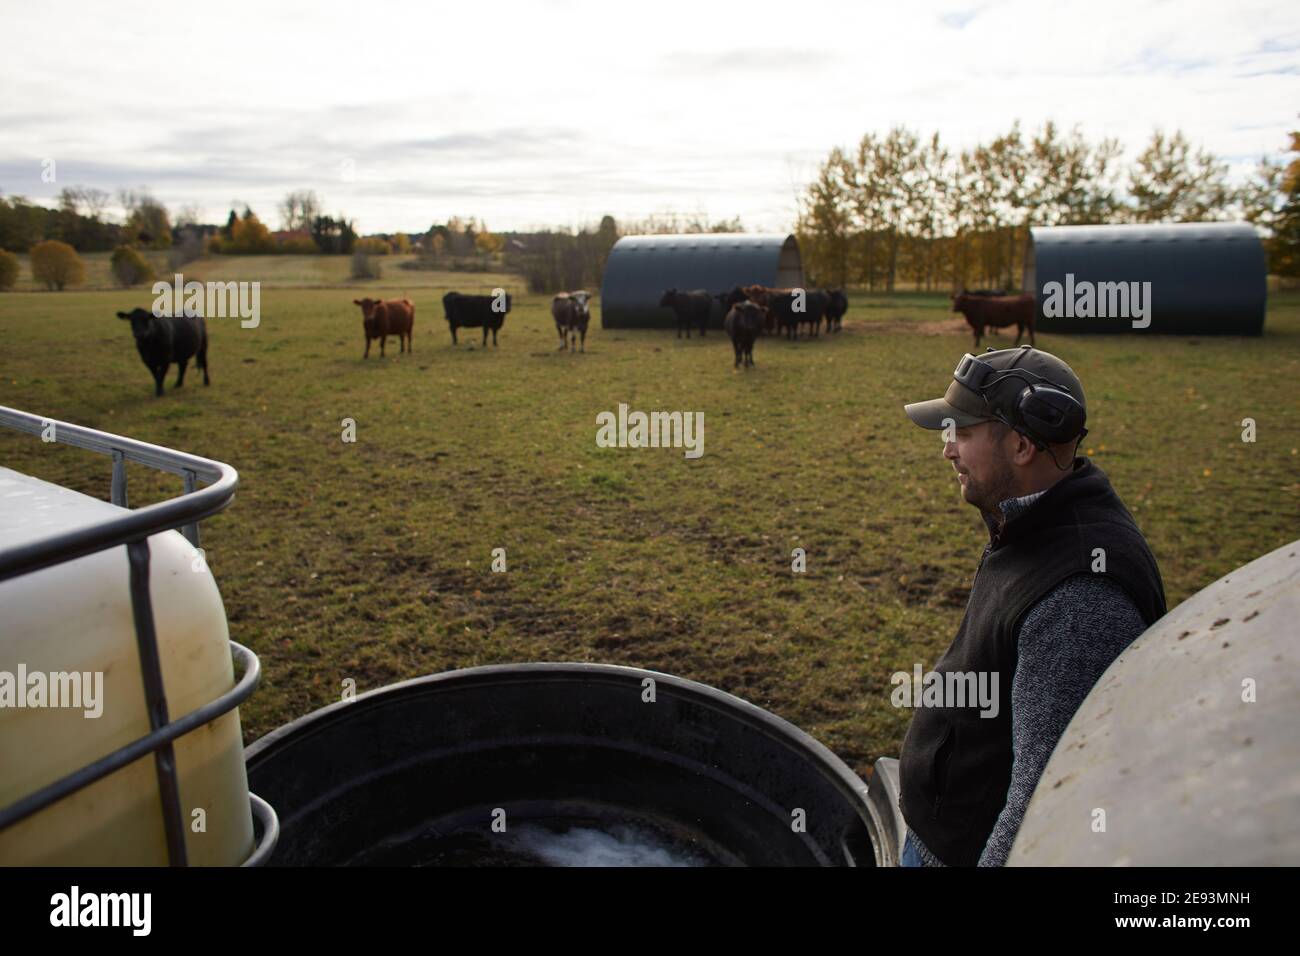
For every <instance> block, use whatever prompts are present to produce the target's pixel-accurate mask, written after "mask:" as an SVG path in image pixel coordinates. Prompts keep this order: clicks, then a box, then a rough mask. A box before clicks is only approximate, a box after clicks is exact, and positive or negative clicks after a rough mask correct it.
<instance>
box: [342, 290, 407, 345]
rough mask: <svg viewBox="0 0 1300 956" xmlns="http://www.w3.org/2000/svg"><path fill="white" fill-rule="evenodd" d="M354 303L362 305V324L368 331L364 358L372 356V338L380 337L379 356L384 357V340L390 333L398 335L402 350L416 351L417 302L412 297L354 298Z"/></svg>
mask: <svg viewBox="0 0 1300 956" xmlns="http://www.w3.org/2000/svg"><path fill="white" fill-rule="evenodd" d="M352 304H353V305H359V306H361V324H362V325H363V326H364V327H365V332H366V354H365V355H363V356H362V358H370V340H371V339H379V356H380V358H383V355H384V342H385V341H386V340H387V338H388V336H390V335H396V336H397V343H398V348H399V349H400V350H401V351H402V352H406V351H408V350H409V351H415V347H414V343H413V342H412V341H411V332H412V329H413V328H414V326H415V303H414V302H412V301H411V300H410V299H389V300H387V301H384V300H383V299H353V300H352Z"/></svg>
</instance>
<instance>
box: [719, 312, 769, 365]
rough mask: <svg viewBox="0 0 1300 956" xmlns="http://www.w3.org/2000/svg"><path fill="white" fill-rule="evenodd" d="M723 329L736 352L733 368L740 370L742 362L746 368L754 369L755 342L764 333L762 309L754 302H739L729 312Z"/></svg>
mask: <svg viewBox="0 0 1300 956" xmlns="http://www.w3.org/2000/svg"><path fill="white" fill-rule="evenodd" d="M723 328H725V329H726V330H727V335H728V336H730V337H731V347H732V348H733V349H735V350H736V364H735V365H733V366H732V368H733V369H737V368H740V363H741V362H742V361H744V363H745V367H746V368H750V367H752V366H753V364H754V340H755V339H757V338H758V337H759V335H761V334H762V331H763V310H762V308H761V307H760V306H758V305H755V304H754V303H753V302H737V303H736V304H735V305H733V306H732V307H731V309H730V310H729V311H728V312H727V317H726V319H724V320H723Z"/></svg>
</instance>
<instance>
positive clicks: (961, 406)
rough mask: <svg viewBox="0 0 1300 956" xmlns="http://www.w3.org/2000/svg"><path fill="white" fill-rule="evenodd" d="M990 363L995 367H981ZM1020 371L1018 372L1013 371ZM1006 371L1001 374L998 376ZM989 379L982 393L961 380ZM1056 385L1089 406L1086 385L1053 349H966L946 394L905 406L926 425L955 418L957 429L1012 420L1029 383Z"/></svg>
mask: <svg viewBox="0 0 1300 956" xmlns="http://www.w3.org/2000/svg"><path fill="white" fill-rule="evenodd" d="M981 363H983V365H987V366H990V367H991V371H988V370H985V369H983V368H982V367H981ZM1011 369H1015V370H1016V371H1014V372H1013V371H1009V370H1011ZM999 373H1001V374H999ZM959 379H962V380H964V381H967V382H971V383H972V384H980V383H981V382H987V383H991V384H987V385H986V386H985V387H984V388H983V391H982V393H981V392H980V391H976V390H975V389H974V388H971V387H969V386H968V385H965V384H963V383H962V381H959ZM1044 381H1045V382H1046V383H1047V384H1051V385H1055V386H1056V387H1058V388H1061V389H1064V390H1065V391H1068V392H1069V393H1070V394H1071V395H1072V396H1074V397H1075V398H1076V399H1078V401H1079V404H1080V405H1083V406H1084V410H1085V411H1086V410H1087V403H1086V402H1085V400H1084V397H1083V383H1082V382H1080V381H1079V376H1077V375H1075V374H1074V370H1073V369H1071V368H1070V366H1068V365H1066V364H1065V363H1064V362H1062V361H1061V360H1060V359H1059V358H1057V357H1056V356H1055V355H1052V354H1051V353H1050V352H1044V351H1042V350H1040V349H1036V348H1034V347H1033V346H1030V345H1022V346H1020V347H1019V348H1011V349H989V350H988V351H987V352H984V353H983V354H981V355H972V354H971V353H969V352H967V353H966V355H964V356H962V360H961V361H960V362H958V363H957V368H956V369H955V370H954V371H953V381H952V383H951V384H949V386H948V390H947V392H945V393H944V396H943V398H933V399H930V400H929V401H927V402H913V403H912V404H910V405H904V406H903V411H905V412H907V417H908V418H910V419H911V420H912V421H913V422H915V423H916V424H918V425H920V426H921V427H922V428H935V429H938V428H943V427H944V425H945V422H946V420H948V419H951V420H952V422H953V423H954V425H955V427H957V428H964V427H966V426H968V425H977V424H979V423H980V422H988V421H1008V422H1009V421H1012V420H1013V419H1012V412H1013V410H1014V408H1015V404H1016V399H1017V398H1018V397H1019V395H1020V393H1021V391H1023V390H1024V388H1025V386H1027V385H1031V384H1042V383H1044Z"/></svg>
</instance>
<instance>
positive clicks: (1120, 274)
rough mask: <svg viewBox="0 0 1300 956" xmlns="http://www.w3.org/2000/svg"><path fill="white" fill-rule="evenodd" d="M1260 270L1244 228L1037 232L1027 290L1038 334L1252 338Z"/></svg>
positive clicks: (1259, 304)
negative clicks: (1031, 296) (1138, 332)
mask: <svg viewBox="0 0 1300 956" xmlns="http://www.w3.org/2000/svg"><path fill="white" fill-rule="evenodd" d="M1267 271H1268V270H1267V267H1266V265H1265V261H1264V247H1263V245H1262V244H1261V243H1260V240H1259V236H1258V235H1256V233H1255V230H1254V228H1253V227H1252V226H1250V225H1248V224H1246V223H1219V222H1196V223H1177V224H1170V225H1128V226H1040V227H1037V228H1034V229H1031V230H1030V254H1029V258H1028V261H1027V262H1026V264H1025V285H1024V288H1026V289H1032V290H1033V291H1034V294H1035V296H1036V297H1037V299H1038V331H1040V332H1101V333H1115V332H1129V331H1135V330H1141V331H1145V332H1155V333H1174V334H1182V335H1259V334H1261V333H1262V332H1263V331H1264V306H1265V302H1266V298H1267V293H1266V277H1267ZM1117 313H1121V314H1117Z"/></svg>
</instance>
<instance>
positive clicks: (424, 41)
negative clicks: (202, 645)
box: [0, 0, 1300, 232]
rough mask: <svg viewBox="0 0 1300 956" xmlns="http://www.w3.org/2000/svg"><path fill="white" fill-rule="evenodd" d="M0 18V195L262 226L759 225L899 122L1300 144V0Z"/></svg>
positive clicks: (210, 9) (789, 216) (236, 3)
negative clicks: (244, 212) (243, 207)
mask: <svg viewBox="0 0 1300 956" xmlns="http://www.w3.org/2000/svg"><path fill="white" fill-rule="evenodd" d="M0 2H3V6H4V10H3V13H2V14H0V20H3V22H4V25H5V26H4V32H5V34H6V36H5V39H4V41H3V44H4V56H3V58H2V59H0V190H2V191H3V192H4V194H6V195H14V194H17V195H24V196H27V197H29V198H31V199H36V200H40V201H47V202H48V201H50V200H52V199H53V197H54V196H55V195H56V194H57V192H58V190H59V189H60V188H61V187H63V186H65V185H74V184H75V185H86V186H97V187H99V188H101V189H107V190H110V191H114V192H116V190H117V189H118V188H120V187H124V186H125V187H139V186H148V187H149V188H150V189H152V191H153V192H154V194H155V195H156V196H157V197H158V198H159V199H161V200H162V201H163V202H164V203H165V204H166V205H167V206H168V207H169V208H171V209H172V210H173V212H175V210H176V209H177V208H179V207H180V206H181V205H184V204H191V203H193V204H197V205H198V206H199V207H200V209H201V210H202V212H203V213H204V216H205V219H206V220H208V221H213V222H215V221H224V219H225V215H226V212H227V210H228V209H229V208H230V205H231V202H232V200H239V201H240V202H247V203H249V204H250V205H251V206H252V207H253V209H254V210H255V211H256V212H258V213H259V214H260V215H261V217H262V218H263V219H264V220H267V221H268V222H269V223H270V224H271V225H272V227H273V228H276V227H278V215H277V214H276V212H275V206H276V203H277V202H278V201H279V199H280V198H281V197H282V196H283V195H284V194H285V193H286V192H287V191H289V190H291V189H301V188H308V189H313V190H315V191H316V193H317V194H318V195H319V196H320V197H321V199H322V200H323V201H324V203H325V206H326V209H327V211H330V212H334V211H342V212H345V213H346V214H347V215H349V216H350V217H354V218H355V219H356V220H357V225H358V228H359V229H360V230H361V231H362V232H375V231H392V230H399V229H400V230H410V231H423V230H425V229H427V228H428V227H429V225H430V224H431V223H433V222H441V221H444V220H445V219H447V218H448V217H449V216H451V215H457V214H458V215H461V216H469V215H473V216H477V217H479V218H481V219H483V220H485V221H486V223H487V225H488V226H489V228H492V229H511V228H526V227H529V226H535V225H558V226H566V225H579V224H581V223H584V222H594V221H596V220H598V219H599V217H600V216H601V215H602V214H604V213H611V214H613V215H615V216H616V217H619V218H624V217H637V218H639V217H644V216H646V215H648V214H651V213H656V212H663V211H665V210H677V211H680V212H685V213H695V212H701V213H704V214H706V215H708V216H709V217H711V218H714V219H717V218H727V217H731V216H734V215H739V216H740V217H741V218H742V220H743V221H744V224H745V226H746V228H748V229H750V230H751V231H752V230H779V229H786V228H788V227H789V226H791V225H792V223H793V220H794V215H795V208H796V206H795V195H796V192H797V191H798V190H799V188H800V186H801V184H803V183H805V182H806V181H807V180H808V179H809V178H810V177H811V176H812V175H813V173H814V171H815V168H816V166H817V164H818V162H819V161H821V160H822V159H823V158H824V157H825V156H826V154H827V153H828V152H829V150H830V149H831V148H832V147H833V146H837V145H842V146H848V145H851V144H853V143H855V142H856V141H857V140H858V139H859V138H860V137H861V135H862V134H863V133H864V132H866V131H868V130H875V131H885V130H887V129H888V128H889V127H890V126H891V125H894V124H905V125H907V126H910V127H911V128H913V129H915V130H918V131H921V132H929V131H931V130H935V129H937V130H938V131H939V132H940V133H941V135H942V137H943V139H944V140H945V142H947V143H948V144H949V145H951V146H955V147H961V146H968V145H970V144H972V143H974V142H977V141H978V140H980V139H987V138H990V137H992V136H994V135H996V134H998V133H1000V132H1003V131H1005V130H1006V129H1007V128H1009V126H1010V124H1011V122H1012V121H1013V120H1015V119H1017V118H1018V119H1020V120H1021V123H1022V125H1023V126H1024V127H1026V128H1027V129H1030V130H1032V129H1033V128H1036V127H1037V126H1039V125H1040V124H1041V123H1042V122H1043V121H1044V120H1047V119H1054V120H1056V121H1057V122H1058V123H1059V124H1062V125H1064V126H1067V127H1068V126H1073V125H1074V124H1076V123H1077V124H1079V125H1080V126H1081V127H1082V128H1083V131H1084V132H1085V134H1087V135H1088V136H1089V137H1090V138H1100V137H1102V136H1116V137H1118V138H1120V139H1121V140H1122V141H1123V142H1124V143H1125V144H1126V145H1128V146H1129V147H1130V152H1133V151H1135V150H1136V148H1137V147H1138V146H1140V145H1141V144H1143V143H1144V142H1145V141H1146V140H1147V139H1148V138H1149V136H1150V134H1151V131H1152V129H1153V128H1155V127H1157V126H1159V127H1163V128H1165V129H1167V130H1173V129H1175V128H1181V129H1182V130H1183V131H1184V132H1185V133H1186V134H1187V135H1188V137H1189V138H1190V139H1191V140H1192V141H1193V142H1194V143H1196V144H1199V145H1204V146H1205V147H1207V148H1209V149H1210V150H1211V151H1213V152H1215V153H1217V154H1219V155H1220V156H1222V157H1224V158H1226V159H1228V160H1230V161H1231V162H1233V163H1234V164H1235V168H1236V169H1237V170H1238V171H1241V170H1244V169H1245V168H1246V167H1247V166H1249V165H1252V164H1253V163H1254V161H1255V160H1256V159H1257V158H1258V157H1259V156H1260V155H1261V154H1264V153H1270V154H1276V153H1277V152H1278V151H1279V150H1280V149H1281V148H1282V147H1283V146H1284V144H1285V142H1286V132H1287V131H1288V130H1291V129H1295V128H1298V127H1300V120H1298V119H1297V112H1298V111H1300V3H1296V2H1294V0H1286V2H1263V3H1257V2H1255V3H1252V2H1246V3H1241V2H1214V3H1192V2H1149V0H1122V2H1116V3H1111V2H1088V3H1080V4H1075V5H1068V6H1067V5H1064V4H1062V5H1059V6H1058V5H1054V4H1050V3H1046V2H1043V0H1023V2H1022V0H1005V2H989V3H961V2H958V3H930V2H917V0H907V2H899V0H891V2H888V3H874V2H863V0H856V2H850V0H843V2H836V3H822V2H809V0H794V2H784V3H766V2H757V0H746V2H743V3H720V2H711V0H694V2H688V3H680V4H678V3H668V2H660V0H655V2H642V3H636V4H632V3H627V2H619V0H603V2H597V3H585V2H577V0H550V2H536V0H533V2H520V3H516V2H503V0H493V2H487V3H484V2H476V0H463V2H459V3H454V4H446V3H437V2H416V3H400V4H399V3H392V4H389V3H383V2H378V0H367V2H356V0H351V2H347V3H338V4H334V3H328V2H321V0H312V2H287V3H286V2H272V0H260V2H243V0H220V2H216V3H210V2H209V3H202V4H192V5H191V4H184V3H176V4H170V3H157V4H150V3H135V2H129V0H113V2H112V3H104V2H79V0H60V2H58V3H42V4H26V3H22V4H20V3H17V2H15V0H0ZM45 159H53V160H54V161H55V164H56V165H55V167H54V168H55V171H56V175H57V180H56V182H54V183H46V182H43V181H42V178H41V170H42V160H45Z"/></svg>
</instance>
